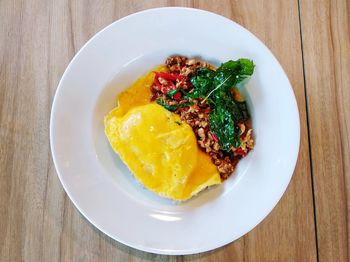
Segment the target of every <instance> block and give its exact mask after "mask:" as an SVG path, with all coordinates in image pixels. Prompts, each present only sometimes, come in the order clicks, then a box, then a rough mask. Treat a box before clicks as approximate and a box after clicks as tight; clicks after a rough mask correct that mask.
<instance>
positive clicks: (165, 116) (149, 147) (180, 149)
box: [105, 66, 221, 201]
mask: <svg viewBox="0 0 350 262" xmlns="http://www.w3.org/2000/svg"><path fill="white" fill-rule="evenodd" d="M158 70H159V71H161V70H162V71H166V68H165V67H164V66H163V67H162V66H161V67H158ZM153 79H154V74H153V73H152V72H150V73H148V74H146V75H144V76H142V77H141V78H139V79H138V80H137V81H136V82H135V83H134V84H133V85H132V86H131V87H130V88H128V89H127V90H125V91H124V92H123V93H121V94H120V95H119V96H118V106H117V107H116V108H114V109H113V110H112V111H111V112H109V113H108V114H107V116H106V117H105V134H106V136H107V138H108V140H109V142H110V145H111V146H112V148H113V149H114V151H115V152H116V153H117V154H118V155H119V156H120V158H121V159H122V161H123V162H124V163H125V164H126V165H127V166H128V168H129V169H130V171H131V172H132V173H133V175H134V176H135V177H136V179H137V180H138V181H139V182H140V183H141V184H142V185H143V186H144V187H145V188H147V189H149V190H150V191H152V192H154V193H156V194H158V195H160V196H162V197H166V198H170V199H173V200H176V201H184V200H187V199H189V198H191V197H192V196H194V195H196V194H197V193H198V192H200V191H201V190H203V189H205V188H206V187H209V186H211V185H215V184H220V183H221V178H220V175H219V173H218V171H217V168H216V166H215V165H214V164H213V163H212V162H211V159H210V156H209V155H207V154H206V153H204V152H202V151H201V150H200V149H199V148H198V146H197V141H196V137H195V135H194V132H193V130H192V128H191V127H190V126H189V125H188V124H187V123H186V122H184V121H182V120H181V119H180V117H179V116H178V115H176V114H174V113H172V112H170V111H168V110H166V109H164V108H163V107H162V106H160V105H158V104H156V103H150V101H149V97H150V95H151V92H150V84H152V83H153Z"/></svg>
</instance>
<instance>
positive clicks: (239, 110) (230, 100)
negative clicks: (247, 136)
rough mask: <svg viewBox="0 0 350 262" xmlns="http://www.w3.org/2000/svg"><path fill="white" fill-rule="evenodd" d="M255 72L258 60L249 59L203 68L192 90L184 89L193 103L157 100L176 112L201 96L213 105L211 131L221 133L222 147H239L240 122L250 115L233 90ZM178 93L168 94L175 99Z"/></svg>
mask: <svg viewBox="0 0 350 262" xmlns="http://www.w3.org/2000/svg"><path fill="white" fill-rule="evenodd" d="M253 72H254V63H253V61H251V60H249V59H246V58H241V59H238V60H236V61H233V60H229V61H227V62H225V63H223V64H222V65H221V66H220V67H219V68H218V69H217V70H216V71H214V70H211V69H209V68H199V69H197V70H196V71H195V74H194V76H192V77H191V79H190V81H191V84H192V85H193V89H192V90H191V92H186V91H185V90H180V91H181V92H182V94H183V99H185V100H188V101H189V102H187V103H184V104H176V105H168V104H167V103H166V102H165V101H164V100H157V103H158V104H160V105H162V106H163V107H165V108H166V109H168V110H170V111H176V110H177V109H178V108H179V107H186V106H189V105H191V102H190V101H191V99H198V98H201V99H202V100H201V103H202V104H203V103H205V102H207V103H208V104H209V106H210V108H211V111H210V113H209V123H210V131H211V132H212V133H214V134H215V135H216V136H217V138H218V140H219V144H220V147H221V149H223V150H225V151H227V152H229V151H230V150H231V148H232V146H233V147H236V148H237V147H239V145H240V129H239V127H238V123H240V122H244V121H246V120H247V119H248V118H249V114H248V110H247V104H246V103H245V102H239V101H236V100H235V99H234V97H233V95H232V93H231V91H232V88H233V87H234V86H235V85H237V84H238V83H240V82H242V81H243V80H244V79H246V78H247V77H249V76H251V75H252V74H253ZM177 91H179V90H177ZM175 93H176V92H175V91H174V93H173V92H172V91H169V92H168V96H169V97H170V98H173V96H174V95H175Z"/></svg>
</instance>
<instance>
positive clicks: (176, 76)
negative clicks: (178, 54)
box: [154, 72, 183, 81]
mask: <svg viewBox="0 0 350 262" xmlns="http://www.w3.org/2000/svg"><path fill="white" fill-rule="evenodd" d="M154 73H155V74H156V77H157V78H158V77H161V78H164V79H166V80H174V81H175V80H176V79H181V78H182V77H183V76H181V75H179V74H171V73H164V72H154Z"/></svg>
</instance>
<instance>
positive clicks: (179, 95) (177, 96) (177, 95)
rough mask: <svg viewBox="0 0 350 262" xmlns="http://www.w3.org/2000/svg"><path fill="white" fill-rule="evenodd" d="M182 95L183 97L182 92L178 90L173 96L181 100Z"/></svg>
mask: <svg viewBox="0 0 350 262" xmlns="http://www.w3.org/2000/svg"><path fill="white" fill-rule="evenodd" d="M181 97H182V94H181V92H177V93H176V94H175V95H174V96H173V98H174V99H175V100H176V101H180V100H181Z"/></svg>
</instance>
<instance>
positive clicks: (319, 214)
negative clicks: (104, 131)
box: [0, 0, 350, 262]
mask: <svg viewBox="0 0 350 262" xmlns="http://www.w3.org/2000/svg"><path fill="white" fill-rule="evenodd" d="M160 6H187V7H195V8H200V9H205V10H209V11H212V12H215V13H218V14H221V15H223V16H226V17H228V18H230V19H232V20H234V21H236V22H237V23H239V24H241V25H243V26H244V27H246V28H247V29H248V30H250V31H251V32H253V33H254V34H255V35H257V36H258V37H259V38H260V39H261V40H262V41H263V42H264V43H265V44H266V45H267V46H268V47H269V48H270V49H271V50H272V52H273V53H274V54H275V56H276V57H277V59H278V60H279V61H280V63H281V64H282V66H283V68H284V69H285V71H286V73H287V75H288V77H289V79H290V81H291V84H292V86H293V89H294V92H295V95H296V98H297V102H298V106H299V111H300V122H301V144H300V153H299V158H298V163H297V166H296V169H295V172H294V175H293V179H292V181H291V183H290V185H289V186H288V189H287V191H286V193H285V194H284V196H283V198H282V199H281V201H280V202H279V204H278V205H277V206H276V207H275V209H274V210H273V211H272V212H271V214H270V215H269V216H268V217H267V218H266V219H265V220H264V221H263V222H262V223H261V224H259V225H258V226H257V227H256V228H255V229H254V230H252V231H251V232H250V233H248V234H246V235H245V236H244V237H242V238H240V239H239V240H237V241H235V242H233V243H231V244H229V245H227V246H225V247H222V248H219V249H217V250H214V251H210V252H206V253H202V254H197V255H192V256H162V255H154V254H149V253H145V252H141V251H138V250H135V249H132V248H129V247H126V246H124V245H122V244H120V243H118V242H116V241H114V240H112V239H110V238H109V237H107V236H105V235H104V234H103V233H101V232H99V231H98V230H97V229H95V228H94V227H93V226H92V225H91V224H90V223H89V222H88V221H87V220H86V219H84V218H83V217H82V215H81V214H80V213H79V212H78V211H77V209H76V208H75V207H74V206H73V204H72V202H71V201H70V200H69V198H68V197H67V195H66V194H65V192H64V190H63V188H62V186H61V184H60V182H59V180H58V177H57V175H56V172H55V168H54V166H53V163H52V158H51V152H50V146H49V117H50V109H51V104H52V100H53V96H54V93H55V90H56V88H57V84H58V81H59V79H60V77H61V76H62V74H63V71H64V70H65V68H66V66H67V65H68V63H69V61H70V60H71V59H72V57H73V56H74V54H75V53H76V52H77V51H78V50H79V49H80V47H81V46H82V45H83V44H84V43H85V42H86V41H87V40H88V39H89V38H91V37H92V36H93V35H94V34H95V33H96V32H98V31H99V30H101V29H102V28H103V27H105V26H106V25H108V24H110V23H111V22H113V21H115V20H117V19H119V18H121V17H123V16H125V15H128V14H131V13H133V12H136V11H140V10H143V9H147V8H152V7H160ZM349 14H350V2H349V1H347V0H334V1H333V0H332V1H331V0H299V1H298V0H289V1H274V0H270V1H261V0H250V1H244V0H231V1H229V0H223V1H195V0H193V1H185V0H182V1H181V0H173V1H171V0H168V1H167V0H163V1H161V0H149V1H141V0H140V1H137V0H133V1H129V0H119V1H83V0H79V1H54V0H52V1H34V0H26V1H17V0H15V1H12V0H3V1H0V24H1V25H0V125H1V129H0V261H22V260H24V261H153V260H156V261H215V262H218V261H325V262H329V261H350V252H349V249H350V233H349V232H350V231H349V230H350V228H349V225H350V223H349V217H350V216H349V210H350V201H349V199H350V194H349V190H350V87H349V83H350V15H349Z"/></svg>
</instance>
